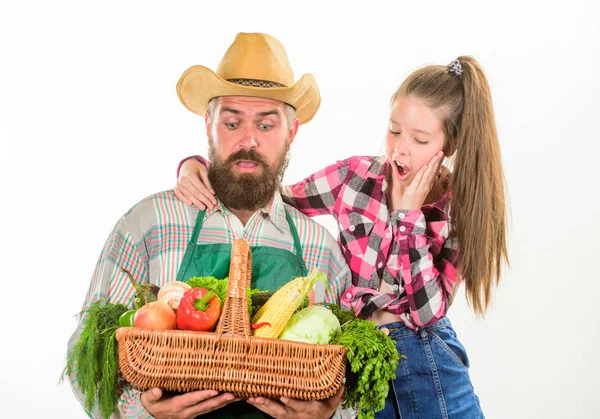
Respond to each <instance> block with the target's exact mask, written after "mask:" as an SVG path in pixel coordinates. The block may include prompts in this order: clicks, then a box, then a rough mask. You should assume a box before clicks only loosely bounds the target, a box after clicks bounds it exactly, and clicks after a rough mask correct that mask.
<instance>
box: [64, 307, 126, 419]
mask: <svg viewBox="0 0 600 419" xmlns="http://www.w3.org/2000/svg"><path fill="white" fill-rule="evenodd" d="M125 311H127V307H126V306H124V305H123V304H113V303H110V302H108V301H104V300H101V301H96V302H94V303H92V304H91V305H90V306H89V307H88V308H87V309H84V310H82V312H81V313H80V315H84V316H85V318H84V320H83V322H84V327H83V329H82V331H81V335H80V336H79V339H78V340H77V342H76V343H75V345H74V346H73V348H72V349H71V350H70V351H69V353H68V354H67V362H66V366H65V369H64V371H63V375H62V377H61V378H65V377H67V378H68V377H69V376H71V375H72V374H73V373H75V378H76V379H77V386H78V387H79V389H80V390H81V392H82V393H83V395H84V396H85V403H84V408H85V410H86V411H87V412H91V411H92V409H93V407H94V404H95V403H98V407H99V409H100V413H101V414H102V417H103V418H109V417H110V415H111V413H112V412H113V411H114V409H115V406H116V404H117V401H118V399H119V383H118V376H117V373H118V371H117V369H118V356H119V355H118V352H117V345H116V344H115V341H116V337H115V334H116V331H117V328H118V327H119V316H121V314H123V313H124V312H125Z"/></svg>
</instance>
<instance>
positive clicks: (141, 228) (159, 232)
mask: <svg viewBox="0 0 600 419" xmlns="http://www.w3.org/2000/svg"><path fill="white" fill-rule="evenodd" d="M284 206H285V207H287V206H286V205H285V204H284V203H283V201H282V199H281V196H280V195H279V194H276V195H275V197H274V199H273V201H271V202H270V203H269V204H268V205H267V206H265V207H264V208H262V209H261V210H259V211H257V213H255V214H254V215H253V216H252V217H251V218H250V220H248V222H247V223H246V225H245V226H244V225H242V223H241V222H240V220H239V219H238V218H237V217H236V216H235V215H234V214H233V213H231V212H230V211H229V210H228V209H227V208H225V207H224V206H223V205H221V204H220V203H219V204H218V205H217V207H215V208H214V209H213V210H211V211H207V212H206V213H205V215H204V222H203V226H202V231H201V233H200V237H199V238H198V244H213V243H233V241H234V240H235V239H237V238H242V237H243V238H245V239H247V240H248V242H249V243H250V245H251V246H271V247H278V248H282V249H286V250H289V251H291V252H294V253H295V248H294V241H293V237H292V234H291V232H290V229H289V225H288V223H287V220H286V217H285V211H284ZM287 209H288V212H289V213H290V216H291V218H292V220H293V222H294V224H295V226H296V229H297V231H298V237H299V238H300V243H301V246H302V256H303V258H304V261H305V263H306V267H307V269H308V270H309V271H310V270H313V269H319V270H320V271H321V272H323V273H324V274H326V275H327V277H328V278H329V285H330V288H331V292H329V291H325V288H324V286H322V284H321V289H320V290H319V289H318V288H315V301H327V302H339V301H340V298H341V296H342V293H343V291H344V290H345V289H346V288H348V287H349V286H350V285H351V275H350V271H349V269H348V265H347V263H346V261H345V260H344V257H343V255H342V253H341V251H340V249H339V247H338V245H337V243H336V242H335V239H334V238H333V237H332V236H331V235H330V234H329V232H328V231H327V230H326V229H325V228H324V227H322V226H321V225H319V224H318V223H316V222H314V221H312V220H311V219H310V218H308V217H306V216H305V215H303V214H301V213H299V212H298V211H297V210H295V209H294V208H291V207H287ZM197 216H198V209H197V208H196V207H188V206H186V205H185V204H183V203H182V202H181V201H179V200H178V199H177V198H176V197H175V194H174V193H173V191H166V192H161V193H158V194H155V195H151V196H149V197H148V198H146V199H144V200H143V201H141V202H139V203H138V204H136V205H135V206H134V207H133V208H131V209H130V210H129V211H128V212H127V213H126V214H125V215H124V216H123V217H121V219H120V220H119V221H118V222H117V224H116V226H115V227H114V229H113V231H112V233H111V234H110V236H109V237H108V239H107V241H106V243H105V245H104V248H103V250H102V253H101V254H100V258H99V260H98V263H97V265H96V269H95V271H94V274H93V276H92V281H91V284H90V288H89V291H88V293H87V295H86V299H85V302H84V304H83V306H84V307H88V306H89V305H90V304H91V303H92V302H94V301H97V300H99V299H108V300H109V301H111V302H113V303H122V304H124V305H126V306H129V307H131V308H133V307H134V294H135V289H134V288H133V285H132V284H131V283H130V281H129V279H128V277H127V276H126V275H125V274H124V273H123V272H121V270H120V268H121V267H122V268H125V269H127V270H129V271H130V272H131V273H132V275H133V277H134V278H136V280H137V281H139V282H142V281H145V282H151V283H154V284H156V285H158V286H159V287H160V286H162V285H164V284H165V283H167V282H169V281H172V280H174V279H175V278H176V276H177V272H178V270H179V265H180V264H181V261H182V260H183V255H184V253H185V249H186V247H187V245H188V242H189V241H190V239H191V236H192V231H193V228H194V223H195V221H196V218H197ZM81 320H83V319H81ZM82 328H83V324H82V321H80V322H79V325H78V327H77V330H76V331H75V333H74V334H73V336H72V337H71V339H70V340H69V348H72V347H73V345H74V344H75V343H76V341H77V339H78V338H79V335H80V334H81V330H82ZM70 383H71V387H72V388H73V391H74V393H75V395H76V396H77V398H78V399H79V402H80V403H81V405H82V406H83V405H84V396H83V395H82V393H81V392H80V391H79V389H78V388H77V382H76V379H75V377H74V376H72V377H70ZM121 384H122V386H123V391H122V394H121V395H120V398H119V400H118V406H117V408H116V409H115V412H114V413H113V415H112V416H111V417H112V418H113V419H114V418H151V417H152V416H150V414H149V413H148V412H147V411H146V409H144V407H143V405H142V403H141V402H140V392H139V391H138V390H135V389H134V388H132V387H130V386H128V385H127V384H126V383H125V382H122V383H121ZM353 415H354V412H352V411H343V410H341V409H340V410H338V412H336V415H335V417H337V418H346V417H351V416H353ZM91 416H92V417H94V418H96V417H100V414H99V412H98V406H97V405H96V406H95V407H94V411H93V412H91Z"/></svg>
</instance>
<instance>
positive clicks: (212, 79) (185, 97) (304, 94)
mask: <svg viewBox="0 0 600 419" xmlns="http://www.w3.org/2000/svg"><path fill="white" fill-rule="evenodd" d="M177 95H178V96H179V100H180V101H181V103H183V105H184V106H185V107H186V108H188V109H189V110H190V111H192V112H194V113H197V114H198V115H202V116H204V113H205V112H206V110H207V108H208V102H209V101H210V100H211V99H212V98H215V97H219V96H253V97H265V98H268V99H274V100H278V101H280V102H284V103H287V104H289V105H291V106H293V107H294V109H296V117H297V118H298V120H299V121H300V124H305V123H307V122H308V121H310V120H311V119H313V117H314V116H315V114H316V113H317V110H318V109H319V106H320V105H321V95H320V93H319V88H318V86H317V83H316V81H315V78H314V77H313V75H312V74H309V73H307V74H304V75H303V76H302V77H301V78H300V80H298V81H297V82H296V83H295V84H294V85H293V86H290V87H272V88H260V87H249V86H241V85H239V84H235V83H231V82H228V81H227V80H225V79H223V78H221V77H219V76H218V75H217V74H216V73H215V72H213V71H212V70H211V69H209V68H206V67H204V66H201V65H195V66H193V67H190V68H188V69H187V70H186V71H185V72H184V73H183V75H182V76H181V78H180V79H179V81H178V82H177Z"/></svg>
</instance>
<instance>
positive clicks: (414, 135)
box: [386, 96, 444, 187]
mask: <svg viewBox="0 0 600 419" xmlns="http://www.w3.org/2000/svg"><path fill="white" fill-rule="evenodd" d="M441 117H442V114H441V112H440V111H434V110H433V109H432V108H430V107H429V106H427V105H425V103H424V102H423V101H422V100H420V99H418V98H415V97H413V96H409V97H398V98H397V99H396V100H395V101H394V103H393V105H392V113H391V115H390V122H389V126H388V131H387V134H386V155H387V158H388V161H389V163H390V171H391V176H390V182H391V183H392V185H399V186H405V187H406V186H408V185H410V183H411V182H412V180H413V179H414V177H415V175H416V174H417V173H418V171H419V169H421V168H422V167H423V166H425V165H426V164H429V161H430V160H431V159H432V158H433V156H435V155H436V154H437V153H438V152H439V151H440V150H442V149H443V148H444V131H443V129H442V120H441Z"/></svg>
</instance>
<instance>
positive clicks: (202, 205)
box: [176, 184, 210, 210]
mask: <svg viewBox="0 0 600 419" xmlns="http://www.w3.org/2000/svg"><path fill="white" fill-rule="evenodd" d="M176 190H179V193H180V194H181V195H182V196H183V197H184V198H185V200H187V202H189V204H188V205H195V206H197V207H198V209H200V210H204V209H206V202H205V201H207V200H206V199H204V200H201V199H199V198H198V197H197V196H196V195H195V194H193V193H191V192H190V191H189V190H187V189H186V188H185V187H184V186H182V185H181V184H179V185H177V187H176ZM176 196H177V195H176ZM184 202H186V201H184ZM207 202H210V201H207Z"/></svg>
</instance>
